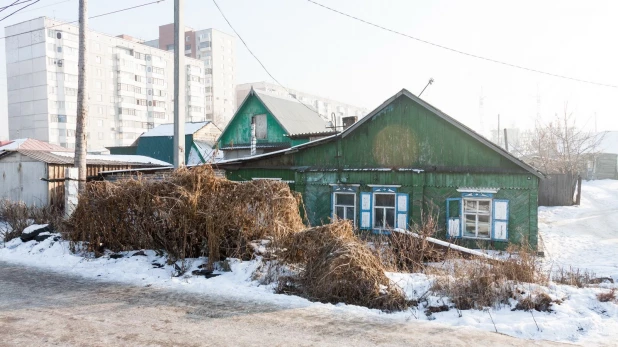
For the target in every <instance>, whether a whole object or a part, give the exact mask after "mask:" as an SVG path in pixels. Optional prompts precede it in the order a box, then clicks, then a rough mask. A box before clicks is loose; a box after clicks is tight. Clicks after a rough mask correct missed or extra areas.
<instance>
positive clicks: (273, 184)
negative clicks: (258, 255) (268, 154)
mask: <svg viewBox="0 0 618 347" xmlns="http://www.w3.org/2000/svg"><path fill="white" fill-rule="evenodd" d="M299 204H300V198H299V197H298V196H297V195H295V194H294V193H292V192H291V191H290V188H289V187H288V185H287V184H285V183H282V182H277V181H271V180H256V181H249V182H243V183H239V182H232V181H228V180H227V179H222V178H218V177H216V176H215V174H214V172H213V170H212V169H211V168H210V166H199V167H195V168H192V169H180V170H177V171H175V172H174V173H173V174H172V175H171V176H170V177H169V178H168V179H166V180H165V181H154V180H145V179H141V178H138V179H130V180H124V181H118V182H114V183H111V182H92V183H89V184H88V185H87V188H86V191H85V192H84V193H83V194H82V195H81V196H80V202H79V205H78V206H77V209H76V210H75V213H74V214H73V216H72V218H71V220H70V226H71V232H70V239H71V240H73V241H87V243H88V247H89V250H90V251H94V252H95V253H98V254H100V252H101V251H102V250H103V249H104V248H106V249H110V250H112V251H114V252H117V251H127V250H132V249H163V250H165V251H166V252H167V253H168V255H169V257H170V260H171V261H176V260H178V259H185V258H188V257H199V256H205V255H207V256H208V257H209V263H210V264H211V265H212V263H214V262H216V261H219V260H221V259H224V258H225V257H236V258H244V259H247V258H248V257H250V256H251V251H250V247H248V244H249V242H250V241H251V240H256V239H263V238H265V237H266V236H267V235H268V236H271V237H273V239H274V240H280V239H283V238H285V237H287V236H288V235H289V234H291V233H294V232H297V231H299V230H302V229H303V228H304V225H303V223H302V220H301V218H300V214H299Z"/></svg>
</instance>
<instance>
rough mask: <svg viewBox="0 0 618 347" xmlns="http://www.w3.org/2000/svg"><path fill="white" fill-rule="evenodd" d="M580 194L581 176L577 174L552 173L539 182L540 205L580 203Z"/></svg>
mask: <svg viewBox="0 0 618 347" xmlns="http://www.w3.org/2000/svg"><path fill="white" fill-rule="evenodd" d="M576 190H577V195H576V194H575V191H576ZM580 195H581V177H579V176H578V175H576V174H550V175H547V177H546V178H545V179H542V180H541V181H540V182H539V206H571V205H574V204H579V199H580ZM574 197H575V200H574Z"/></svg>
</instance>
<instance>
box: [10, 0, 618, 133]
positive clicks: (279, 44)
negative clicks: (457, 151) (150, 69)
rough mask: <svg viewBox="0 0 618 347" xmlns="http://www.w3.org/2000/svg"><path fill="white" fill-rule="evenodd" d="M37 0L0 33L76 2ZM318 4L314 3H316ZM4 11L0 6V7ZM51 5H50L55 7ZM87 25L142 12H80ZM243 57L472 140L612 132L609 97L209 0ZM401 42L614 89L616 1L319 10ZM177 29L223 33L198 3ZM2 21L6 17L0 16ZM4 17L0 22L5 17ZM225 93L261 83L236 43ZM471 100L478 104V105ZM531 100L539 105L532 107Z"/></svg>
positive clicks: (121, 21) (143, 22)
mask: <svg viewBox="0 0 618 347" xmlns="http://www.w3.org/2000/svg"><path fill="white" fill-rule="evenodd" d="M61 1H62V0H42V1H40V2H39V3H37V4H35V5H33V6H31V7H30V8H29V9H32V8H38V7H42V6H48V5H52V4H54V3H58V4H56V5H52V6H49V7H45V8H41V9H38V10H30V11H28V12H23V13H20V14H16V15H14V16H12V17H10V18H8V19H6V20H4V21H3V24H4V26H7V25H11V24H14V23H18V22H21V21H25V20H28V19H31V18H35V17H38V16H49V17H56V18H57V19H63V20H71V21H72V20H75V19H77V0H69V1H63V2H61ZM316 1H318V0H316ZM11 2H12V1H10V0H0V4H2V5H5V4H9V3H11ZM59 2H61V3H59ZM89 2H90V15H96V14H100V13H103V12H108V11H112V10H115V9H120V8H124V7H128V6H133V5H138V4H142V3H146V2H149V0H122V1H119V0H90V1H89ZM218 2H219V5H220V6H221V7H222V9H223V11H224V12H225V14H226V15H227V16H228V19H229V20H230V21H231V23H232V24H233V25H234V26H235V27H236V30H237V31H238V32H239V33H240V35H242V36H243V38H244V39H245V41H246V42H247V43H248V44H249V46H250V47H251V49H252V50H253V51H254V52H255V54H256V55H257V56H258V57H259V58H260V59H261V60H262V62H263V63H264V64H265V65H266V67H267V68H268V69H269V70H270V71H271V73H272V74H273V75H274V76H275V77H276V78H277V79H278V80H279V81H280V82H282V83H283V84H285V85H288V86H290V87H293V88H297V89H300V90H304V91H307V92H311V93H315V94H318V95H322V96H326V97H329V98H333V99H336V100H341V101H345V102H348V103H351V104H356V105H359V106H364V107H367V108H368V109H370V110H371V109H373V108H375V107H377V106H378V105H379V104H380V103H381V102H383V101H384V100H385V99H387V98H389V97H390V96H392V95H393V94H395V93H396V92H398V91H399V90H401V89H402V88H406V89H408V90H410V91H411V92H412V93H414V94H418V93H419V92H420V91H421V90H422V89H423V87H424V86H425V84H426V83H427V81H428V80H429V78H430V77H433V78H434V79H435V83H434V84H433V85H432V86H430V87H429V88H428V89H427V90H426V91H425V93H424V94H423V96H422V97H423V99H425V100H426V101H428V102H430V103H431V104H433V105H434V106H436V107H438V108H440V109H441V110H442V111H445V112H446V113H447V114H449V115H451V116H453V117H455V118H456V119H458V120H460V121H462V122H464V123H465V124H467V125H469V126H471V127H473V128H475V129H477V130H480V121H479V120H480V116H479V115H480V108H479V99H480V97H481V95H483V96H484V99H483V100H484V106H483V110H482V111H483V114H484V115H485V120H484V126H485V127H486V128H492V129H493V128H495V127H496V120H497V115H498V114H500V115H501V122H502V125H503V126H504V125H506V126H509V127H510V126H520V127H527V126H530V125H531V124H533V122H534V119H535V118H536V115H537V113H540V114H541V116H542V117H544V118H549V117H551V116H553V115H554V114H556V113H562V112H563V111H564V105H565V103H568V108H569V111H570V112H573V113H574V114H575V115H576V116H577V121H578V122H579V124H580V125H581V126H586V127H587V128H589V129H591V130H594V127H595V117H594V115H595V114H596V115H597V117H596V119H597V121H596V125H597V127H598V130H599V131H601V130H618V88H608V87H600V86H593V85H589V84H585V83H579V82H572V81H568V80H563V79H558V78H553V77H547V76H543V75H539V74H536V73H532V72H526V71H522V70H517V69H513V68H509V67H504V66H500V65H497V64H494V63H489V62H484V61H480V60H477V59H474V58H470V57H466V56H463V55H460V54H456V53H452V52H449V51H445V50H442V49H440V48H436V47H432V46H429V45H427V44H424V43H420V42H417V41H413V40H411V39H408V38H404V37H401V36H398V35H395V34H392V33H389V32H385V31H382V30H379V29H376V28H374V27H370V26H368V25H366V24H363V23H360V22H357V21H354V20H351V19H349V18H346V17H342V16H341V15H338V14H336V13H333V12H330V11H327V10H325V9H323V8H321V7H318V6H316V5H313V4H311V3H309V2H308V1H306V0H260V1H255V0H218ZM318 2H322V3H324V4H326V5H328V6H330V7H333V8H336V9H338V10H340V11H342V12H346V13H349V14H352V15H355V16H358V17H360V18H363V19H366V20H368V21H372V22H375V23H377V24H381V25H383V26H386V27H389V28H392V29H394V30H397V31H400V32H404V33H406V34H408V35H411V36H415V37H419V38H421V39H424V40H427V41H431V42H435V43H438V44H441V45H444V46H448V47H452V48H455V49H458V50H461V51H466V52H470V53H473V54H477V55H481V56H486V57H489V58H493V59H496V60H502V61H505V62H509V63H513V64H518V65H523V66H526V67H530V68H534V69H538V70H543V71H547V72H551V73H555V74H561V75H568V76H571V77H575V78H580V79H586V80H592V81H597V82H600V83H606V84H614V85H618V67H617V66H618V48H616V43H615V42H616V40H615V37H616V33H618V20H616V15H617V14H618V1H609V0H608V1H581V0H578V1H565V0H556V1H549V0H547V1H522V0H518V1H471V0H468V1H456V0H441V1H416V0H415V1H412V0H389V1H377V0H320V1H318ZM185 6H186V24H187V25H188V26H191V27H193V28H195V29H204V28H210V27H213V28H216V29H219V30H222V31H225V32H229V33H232V30H231V29H230V28H229V27H228V25H227V24H226V23H225V21H224V20H223V19H222V18H221V15H220V14H219V12H218V11H217V9H216V8H215V7H214V4H213V3H212V1H210V0H185ZM7 11H8V10H7ZM7 11H4V12H3V13H2V14H4V13H7ZM172 21H173V0H166V1H164V2H162V3H160V4H155V5H150V6H146V7H143V8H140V9H137V10H133V11H127V12H123V13H118V14H114V15H110V16H106V17H101V18H97V19H93V20H91V21H90V27H91V28H92V29H94V30H97V31H101V32H104V33H108V34H113V35H117V34H121V33H124V34H128V35H132V36H136V37H140V38H144V39H153V38H156V37H157V34H158V26H159V25H160V24H166V23H170V22H172ZM236 51H237V64H238V66H237V80H236V82H237V83H245V82H254V81H260V80H270V79H269V78H268V76H267V74H266V73H265V72H264V71H263V70H262V68H261V67H260V66H259V64H258V63H257V62H256V61H255V60H254V58H253V57H252V56H250V54H249V53H248V52H247V50H246V49H245V48H244V46H243V45H242V44H241V43H240V41H239V40H237V43H236ZM0 52H1V53H0V76H1V77H2V82H0V138H3V137H5V136H6V135H7V133H8V130H7V123H6V61H5V54H4V40H0ZM481 91H482V94H481ZM539 99H540V103H539V102H538V100H539Z"/></svg>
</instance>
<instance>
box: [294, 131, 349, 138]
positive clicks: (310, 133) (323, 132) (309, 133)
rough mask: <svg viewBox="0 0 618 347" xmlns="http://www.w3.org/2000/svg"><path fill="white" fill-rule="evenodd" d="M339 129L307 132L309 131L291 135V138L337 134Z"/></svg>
mask: <svg viewBox="0 0 618 347" xmlns="http://www.w3.org/2000/svg"><path fill="white" fill-rule="evenodd" d="M337 133H338V131H336V130H326V131H319V132H307V133H299V134H293V135H290V136H289V137H290V138H296V139H298V138H305V137H314V136H330V135H335V134H337Z"/></svg>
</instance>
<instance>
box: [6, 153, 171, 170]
mask: <svg viewBox="0 0 618 347" xmlns="http://www.w3.org/2000/svg"><path fill="white" fill-rule="evenodd" d="M11 152H13V153H14V152H18V153H20V154H23V155H25V156H27V157H29V158H32V159H34V160H38V161H42V162H44V163H48V164H57V165H73V164H74V163H75V161H74V159H73V156H74V153H70V152H62V153H61V152H46V151H32V150H17V151H11ZM7 153H8V151H7ZM86 163H87V164H88V165H133V166H138V165H139V166H153V167H160V166H171V164H169V163H166V162H164V161H161V160H157V159H152V158H149V157H145V156H141V155H92V154H88V155H86Z"/></svg>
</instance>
